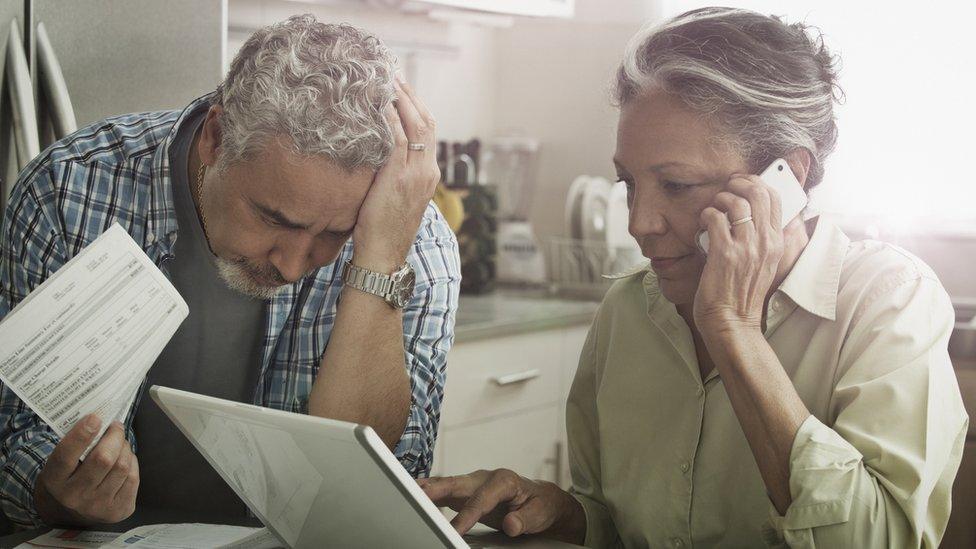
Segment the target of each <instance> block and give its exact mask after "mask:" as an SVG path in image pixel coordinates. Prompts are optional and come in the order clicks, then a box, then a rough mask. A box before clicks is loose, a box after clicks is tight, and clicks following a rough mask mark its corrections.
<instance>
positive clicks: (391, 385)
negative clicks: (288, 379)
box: [308, 287, 410, 448]
mask: <svg viewBox="0 0 976 549" xmlns="http://www.w3.org/2000/svg"><path fill="white" fill-rule="evenodd" d="M404 357H405V354H404V350H403V316H402V313H401V312H400V311H398V310H394V309H393V308H392V307H390V306H389V305H387V303H386V302H385V301H383V299H382V298H380V297H377V296H375V295H371V294H367V293H364V292H360V291H359V290H356V289H354V288H349V287H346V288H344V289H343V290H342V297H341V299H340V302H339V307H338V311H337V312H336V320H335V326H334V327H333V329H332V336H331V337H330V338H329V345H328V348H327V349H326V351H325V356H323V357H322V364H321V367H320V368H319V373H318V376H317V377H316V379H315V384H314V385H313V386H312V393H311V394H310V395H309V402H308V412H309V414H311V415H316V416H322V417H329V418H333V419H339V420H343V421H351V422H354V423H360V424H364V425H369V426H370V427H372V428H373V429H374V430H375V431H376V433H377V434H378V435H379V436H380V438H382V439H383V442H385V443H386V444H387V445H388V446H389V447H390V448H393V447H395V446H396V444H397V442H398V441H399V440H400V437H401V436H402V435H403V429H404V427H405V426H406V423H407V416H408V414H409V412H410V378H409V376H408V375H407V371H406V368H405V363H404Z"/></svg>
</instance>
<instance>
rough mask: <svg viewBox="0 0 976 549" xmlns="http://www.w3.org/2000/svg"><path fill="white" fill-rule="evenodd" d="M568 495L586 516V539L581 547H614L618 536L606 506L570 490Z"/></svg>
mask: <svg viewBox="0 0 976 549" xmlns="http://www.w3.org/2000/svg"><path fill="white" fill-rule="evenodd" d="M570 495H572V496H573V497H574V498H576V501H578V502H579V504H580V505H581V506H582V507H583V513H584V514H585V515H586V538H585V541H584V542H583V545H585V546H586V547H616V546H617V545H618V543H617V540H618V537H619V536H618V534H617V529H616V528H615V527H614V525H613V520H612V519H611V518H610V513H609V512H608V511H607V508H606V506H605V505H603V504H602V503H599V502H598V501H595V500H593V499H592V498H590V497H587V496H584V495H583V494H580V493H577V492H575V491H572V490H571V491H570Z"/></svg>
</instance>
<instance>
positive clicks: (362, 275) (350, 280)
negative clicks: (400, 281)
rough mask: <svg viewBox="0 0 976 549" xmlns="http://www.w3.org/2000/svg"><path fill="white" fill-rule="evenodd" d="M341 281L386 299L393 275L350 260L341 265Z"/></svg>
mask: <svg viewBox="0 0 976 549" xmlns="http://www.w3.org/2000/svg"><path fill="white" fill-rule="evenodd" d="M342 282H343V283H344V284H348V285H350V286H352V287H353V288H356V289H357V290H360V291H363V292H366V293H370V294H373V295H378V296H380V297H382V298H383V299H387V296H389V295H390V290H391V289H392V286H393V277H392V276H390V275H387V274H383V273H377V272H375V271H370V270H369V269H364V268H362V267H357V266H355V265H353V264H352V262H351V261H346V264H345V265H343V267H342Z"/></svg>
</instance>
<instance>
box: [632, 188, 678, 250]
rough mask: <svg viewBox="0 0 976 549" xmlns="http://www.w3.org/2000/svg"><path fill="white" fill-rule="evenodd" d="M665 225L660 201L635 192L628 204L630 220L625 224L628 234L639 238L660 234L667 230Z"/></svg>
mask: <svg viewBox="0 0 976 549" xmlns="http://www.w3.org/2000/svg"><path fill="white" fill-rule="evenodd" d="M667 227H668V224H667V221H666V220H665V218H664V214H663V212H662V211H661V203H660V201H658V200H654V198H653V197H651V196H648V195H643V194H642V193H640V192H637V193H635V195H634V200H633V202H632V203H631V205H630V220H629V223H628V225H627V229H628V231H629V232H630V235H631V236H633V237H634V238H636V239H638V240H640V239H641V238H643V237H647V236H656V235H662V234H664V233H665V232H666V231H667Z"/></svg>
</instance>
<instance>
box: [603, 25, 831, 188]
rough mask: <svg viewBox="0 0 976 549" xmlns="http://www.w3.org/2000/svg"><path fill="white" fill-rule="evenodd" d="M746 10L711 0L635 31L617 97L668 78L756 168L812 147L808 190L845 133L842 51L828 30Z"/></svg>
mask: <svg viewBox="0 0 976 549" xmlns="http://www.w3.org/2000/svg"><path fill="white" fill-rule="evenodd" d="M809 28H810V27H807V26H806V25H804V24H802V23H793V24H791V25H787V24H786V23H784V22H783V21H782V20H780V19H779V18H777V17H771V16H766V15H762V14H759V13H755V12H752V11H748V10H743V9H733V8H702V9H698V10H693V11H689V12H687V13H684V14H682V15H679V16H677V17H675V18H674V19H671V20H670V21H667V22H666V23H664V24H663V25H660V26H645V27H644V28H643V29H641V30H640V31H639V32H638V34H637V35H636V36H635V37H634V38H633V39H631V41H630V43H629V45H628V46H627V49H626V53H625V55H624V60H623V62H622V63H621V65H620V68H619V69H618V70H617V77H616V81H615V83H614V88H613V94H614V100H615V102H616V103H617V105H623V104H625V103H627V102H628V101H630V100H632V99H634V98H635V97H639V96H640V95H641V93H643V92H644V91H645V90H647V89H649V88H654V87H658V88H661V89H663V90H664V91H666V92H668V93H672V94H674V95H675V96H677V97H679V98H681V99H682V100H683V101H684V102H685V104H687V105H688V106H689V107H690V108H692V109H693V110H695V111H698V112H700V113H702V114H704V115H706V116H707V117H708V119H709V120H710V121H714V122H716V123H717V124H718V125H719V128H720V129H721V130H722V132H723V133H725V134H726V136H725V138H726V140H727V141H731V143H728V144H731V145H732V146H733V147H735V149H736V150H737V151H738V152H740V153H741V154H743V155H744V156H745V158H746V159H747V161H748V162H749V164H750V168H751V169H753V170H761V169H762V168H765V164H767V163H769V162H770V161H772V160H773V159H775V158H777V157H781V156H783V155H785V154H786V153H788V152H790V151H791V150H794V149H797V148H802V149H806V150H807V151H809V153H810V156H811V166H810V171H809V173H808V175H807V191H808V192H809V190H810V189H811V188H812V187H813V186H815V185H817V184H818V183H820V181H821V180H822V179H823V171H824V168H823V166H824V161H825V160H826V158H827V156H828V155H829V154H830V153H831V151H833V149H834V146H835V145H836V142H837V125H836V123H835V119H834V109H833V104H834V101H837V100H840V99H841V97H842V95H843V92H842V91H841V90H840V87H839V86H838V85H837V64H838V59H837V58H836V57H834V56H832V55H831V54H830V52H829V51H828V50H827V47H826V46H825V45H824V43H823V37H822V35H821V34H820V33H819V32H816V33H815V36H814V37H811V35H809V34H808V33H807V31H808V29H809Z"/></svg>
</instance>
